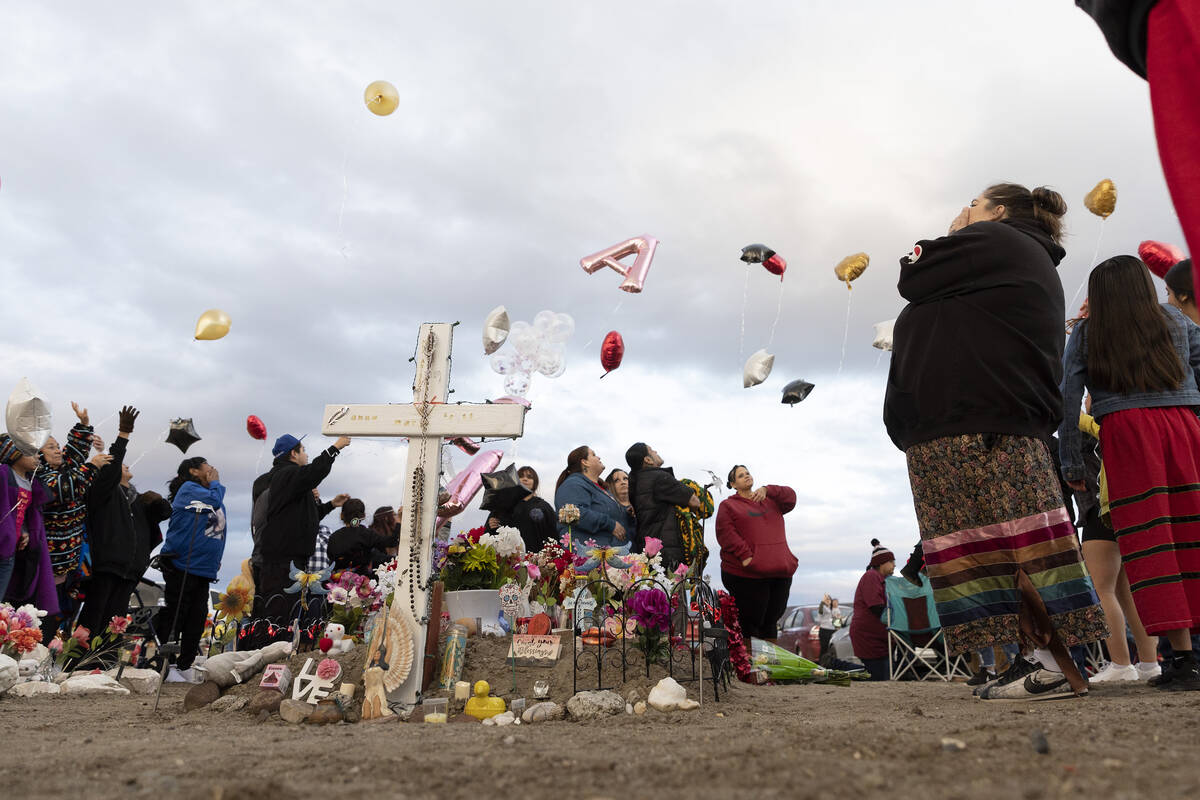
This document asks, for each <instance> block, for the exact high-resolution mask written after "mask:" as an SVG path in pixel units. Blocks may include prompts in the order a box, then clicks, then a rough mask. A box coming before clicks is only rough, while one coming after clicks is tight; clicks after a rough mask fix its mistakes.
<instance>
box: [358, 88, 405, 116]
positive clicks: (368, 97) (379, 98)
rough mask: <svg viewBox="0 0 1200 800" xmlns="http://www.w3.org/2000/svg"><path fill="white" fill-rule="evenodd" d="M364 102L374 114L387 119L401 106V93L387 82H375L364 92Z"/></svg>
mask: <svg viewBox="0 0 1200 800" xmlns="http://www.w3.org/2000/svg"><path fill="white" fill-rule="evenodd" d="M363 101H364V102H366V104H367V110H368V111H370V112H371V113H372V114H378V115H379V116H381V117H386V116H387V115H388V114H390V113H392V112H393V111H395V110H396V108H397V106H399V105H400V93H399V92H397V91H396V87H395V86H392V85H391V84H390V83H388V82H387V81H375V82H374V83H372V84H371V85H370V86H368V87H367V90H366V91H365V92H363Z"/></svg>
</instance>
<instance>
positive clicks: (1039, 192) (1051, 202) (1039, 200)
mask: <svg viewBox="0 0 1200 800" xmlns="http://www.w3.org/2000/svg"><path fill="white" fill-rule="evenodd" d="M1033 204H1034V205H1035V206H1037V207H1038V208H1040V209H1042V210H1043V211H1047V212H1049V213H1051V214H1053V215H1054V216H1056V217H1061V216H1062V215H1063V214H1066V213H1067V201H1066V200H1063V196H1062V195H1061V194H1059V193H1058V192H1056V191H1054V190H1053V189H1047V188H1046V187H1045V186H1039V187H1038V188H1036V189H1034V190H1033Z"/></svg>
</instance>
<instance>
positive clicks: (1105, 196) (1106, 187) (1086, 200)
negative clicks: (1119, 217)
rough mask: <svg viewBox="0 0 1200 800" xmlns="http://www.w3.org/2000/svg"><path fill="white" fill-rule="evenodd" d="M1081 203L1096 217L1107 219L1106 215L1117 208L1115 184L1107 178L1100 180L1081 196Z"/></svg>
mask: <svg viewBox="0 0 1200 800" xmlns="http://www.w3.org/2000/svg"><path fill="white" fill-rule="evenodd" d="M1083 204H1084V205H1085V206H1087V210H1088V211H1090V212H1092V213H1093V214H1095V215H1096V216H1097V217H1103V218H1104V219H1108V215H1109V214H1111V213H1113V212H1114V211H1116V209H1117V187H1116V184H1114V183H1113V182H1112V181H1110V180H1109V179H1108V178H1105V179H1104V180H1102V181H1100V182H1099V183H1097V184H1096V186H1095V188H1093V189H1092V190H1091V191H1090V192H1088V193H1087V194H1086V195H1084V196H1083Z"/></svg>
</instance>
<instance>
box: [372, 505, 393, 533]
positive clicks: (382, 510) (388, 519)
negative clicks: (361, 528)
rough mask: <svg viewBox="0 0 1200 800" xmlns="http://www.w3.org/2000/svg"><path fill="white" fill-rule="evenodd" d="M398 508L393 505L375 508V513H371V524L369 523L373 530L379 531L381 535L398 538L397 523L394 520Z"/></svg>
mask: <svg viewBox="0 0 1200 800" xmlns="http://www.w3.org/2000/svg"><path fill="white" fill-rule="evenodd" d="M395 513H396V509H394V508H392V507H391V506H380V507H379V508H377V509H375V513H374V514H372V515H371V524H370V525H368V526H367V527H369V528H370V529H371V530H373V531H375V532H376V533H378V534H379V535H380V536H386V537H387V538H389V539H394V538H396V523H395V522H393V521H392V518H393V516H394V515H395Z"/></svg>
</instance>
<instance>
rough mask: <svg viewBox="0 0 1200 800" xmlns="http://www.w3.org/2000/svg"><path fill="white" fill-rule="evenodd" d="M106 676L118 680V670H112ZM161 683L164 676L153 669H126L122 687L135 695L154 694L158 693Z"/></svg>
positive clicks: (122, 676) (123, 674) (122, 675)
mask: <svg viewBox="0 0 1200 800" xmlns="http://www.w3.org/2000/svg"><path fill="white" fill-rule="evenodd" d="M104 674H105V675H109V676H111V677H113V678H116V677H117V670H115V669H110V670H107V671H106V672H105V673H104ZM161 682H162V676H161V675H159V674H158V673H157V672H155V671H154V670H152V669H138V668H137V667H126V668H125V671H124V672H122V673H121V685H122V686H124V687H125V688H126V689H129V690H130V691H131V692H133V693H134V694H154V693H155V692H157V691H158V684H159V683H161Z"/></svg>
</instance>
